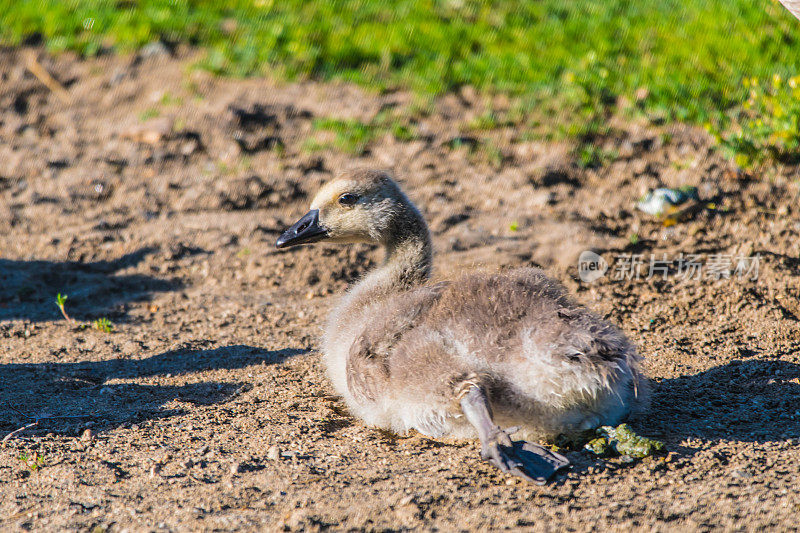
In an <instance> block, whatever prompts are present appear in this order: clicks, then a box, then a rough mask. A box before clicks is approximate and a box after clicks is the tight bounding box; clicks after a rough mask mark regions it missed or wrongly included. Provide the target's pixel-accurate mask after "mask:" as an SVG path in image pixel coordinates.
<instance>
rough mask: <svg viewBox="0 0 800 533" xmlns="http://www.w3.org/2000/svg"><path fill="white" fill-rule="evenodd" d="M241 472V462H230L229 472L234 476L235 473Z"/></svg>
mask: <svg viewBox="0 0 800 533" xmlns="http://www.w3.org/2000/svg"><path fill="white" fill-rule="evenodd" d="M242 472H243V470H242V463H240V462H239V461H234V462H232V463H231V474H233V475H234V476H235V475H236V474H241V473H242Z"/></svg>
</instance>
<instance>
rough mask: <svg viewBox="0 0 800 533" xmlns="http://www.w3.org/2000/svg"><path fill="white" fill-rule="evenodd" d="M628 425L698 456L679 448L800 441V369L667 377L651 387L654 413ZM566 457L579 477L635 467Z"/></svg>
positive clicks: (750, 367)
mask: <svg viewBox="0 0 800 533" xmlns="http://www.w3.org/2000/svg"><path fill="white" fill-rule="evenodd" d="M629 422H630V424H631V425H632V426H633V428H634V430H635V431H636V432H637V433H638V434H640V435H642V436H645V437H650V438H655V439H659V440H662V441H664V442H665V444H666V445H667V451H670V452H677V453H678V454H679V455H684V456H691V455H693V454H694V453H695V452H696V448H692V447H687V446H683V445H681V444H680V443H681V442H683V441H685V440H686V439H700V440H703V441H716V440H720V441H739V442H756V443H763V442H774V441H783V440H786V439H789V438H800V365H798V364H795V363H789V362H786V361H764V360H749V361H740V360H736V361H731V362H730V363H728V364H725V365H722V366H719V367H715V368H711V369H709V370H706V371H704V372H700V373H697V374H694V375H691V376H681V377H677V378H671V379H665V380H662V381H661V382H658V383H653V393H652V401H651V407H650V409H649V410H647V411H646V412H645V413H643V414H641V415H639V416H637V417H635V418H633V419H632V420H630V421H629ZM568 456H569V459H570V461H571V462H572V465H573V466H572V469H571V470H572V471H573V472H579V473H581V472H586V471H587V470H588V469H589V468H590V467H594V468H599V469H604V468H610V469H612V470H616V469H625V468H628V467H630V466H631V465H632V464H635V463H631V464H627V463H624V462H621V461H620V460H619V459H616V458H612V459H605V458H602V457H598V456H596V455H594V454H593V453H591V452H589V451H586V450H580V451H577V450H575V451H571V452H569V453H568ZM563 479H564V478H561V480H560V481H563ZM560 481H558V482H560Z"/></svg>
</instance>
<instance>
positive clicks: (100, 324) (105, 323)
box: [92, 317, 114, 333]
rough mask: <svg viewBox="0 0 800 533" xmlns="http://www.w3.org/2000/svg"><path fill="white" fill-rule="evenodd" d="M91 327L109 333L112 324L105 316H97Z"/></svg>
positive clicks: (111, 329) (112, 326) (112, 327)
mask: <svg viewBox="0 0 800 533" xmlns="http://www.w3.org/2000/svg"><path fill="white" fill-rule="evenodd" d="M92 327H93V328H94V329H96V330H98V331H102V332H103V333H111V331H113V329H114V324H112V323H111V321H110V320H109V319H107V318H105V317H103V318H98V319H97V320H95V321H94V322H92Z"/></svg>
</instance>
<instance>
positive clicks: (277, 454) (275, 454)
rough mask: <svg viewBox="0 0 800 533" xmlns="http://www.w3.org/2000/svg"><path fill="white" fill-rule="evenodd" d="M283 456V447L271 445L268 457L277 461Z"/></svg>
mask: <svg viewBox="0 0 800 533" xmlns="http://www.w3.org/2000/svg"><path fill="white" fill-rule="evenodd" d="M280 458H281V449H280V448H278V447H277V446H270V447H269V450H267V459H269V460H270V461H277V460H278V459H280Z"/></svg>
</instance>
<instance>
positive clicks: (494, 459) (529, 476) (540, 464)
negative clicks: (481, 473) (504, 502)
mask: <svg viewBox="0 0 800 533" xmlns="http://www.w3.org/2000/svg"><path fill="white" fill-rule="evenodd" d="M509 433H513V431H509V430H506V431H503V430H501V429H500V428H497V432H496V438H492V437H490V439H489V440H488V442H483V441H482V442H481V457H482V458H483V459H484V460H486V461H489V462H490V463H492V464H493V465H494V466H496V467H497V468H499V469H500V470H501V471H502V472H507V473H509V474H513V475H515V476H517V477H521V478H522V479H524V480H525V481H530V482H531V483H536V484H537V485H544V484H545V483H547V481H548V480H549V479H550V478H552V477H553V475H555V473H556V472H558V471H559V470H561V469H562V468H566V467H567V466H569V464H570V463H569V459H567V458H566V457H564V456H563V455H561V454H560V453H556V452H553V451H550V450H548V449H547V448H545V447H544V446H540V445H538V444H534V443H532V442H526V441H519V440H518V441H512V440H511V439H510V438H509V436H508V435H509Z"/></svg>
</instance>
